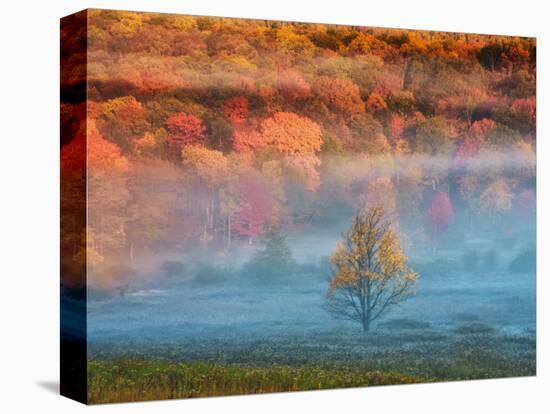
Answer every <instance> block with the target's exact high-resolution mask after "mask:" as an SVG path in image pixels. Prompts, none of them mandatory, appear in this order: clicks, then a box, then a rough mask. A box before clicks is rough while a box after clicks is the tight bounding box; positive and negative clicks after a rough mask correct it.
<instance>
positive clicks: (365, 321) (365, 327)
mask: <svg viewBox="0 0 550 414" xmlns="http://www.w3.org/2000/svg"><path fill="white" fill-rule="evenodd" d="M369 329H370V320H369V318H368V317H365V318H364V319H363V332H368V331H369Z"/></svg>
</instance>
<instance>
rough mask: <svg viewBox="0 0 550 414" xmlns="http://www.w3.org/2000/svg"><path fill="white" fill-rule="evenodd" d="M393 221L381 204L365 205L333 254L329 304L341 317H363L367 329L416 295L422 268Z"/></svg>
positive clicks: (357, 320)
mask: <svg viewBox="0 0 550 414" xmlns="http://www.w3.org/2000/svg"><path fill="white" fill-rule="evenodd" d="M391 226H392V223H391V221H389V220H385V219H384V211H383V210H382V209H381V208H378V207H376V208H371V209H369V210H363V211H361V212H359V214H357V215H356V216H355V217H354V218H353V221H352V224H351V227H350V228H349V230H348V232H347V234H345V235H344V236H343V240H342V241H341V242H340V243H339V244H338V247H337V248H336V251H335V252H334V253H333V254H332V256H331V257H330V261H331V263H332V264H333V266H334V268H335V274H334V276H333V277H332V278H331V280H330V287H329V289H328V292H327V309H328V310H329V311H330V312H331V313H333V314H334V315H335V316H336V317H338V318H342V319H347V320H352V321H355V322H359V323H360V324H361V326H362V327H363V330H364V331H365V332H367V331H368V330H369V329H370V325H371V322H372V321H374V320H376V319H377V318H378V317H380V316H381V315H383V314H384V313H385V312H386V311H387V310H388V309H389V308H390V307H391V306H393V305H396V304H398V303H401V302H403V301H404V300H406V299H407V298H409V297H410V296H412V295H414V286H415V285H416V282H417V279H418V274H417V273H415V272H414V271H413V270H411V269H409V268H408V267H407V257H406V256H405V254H404V252H403V249H402V247H401V245H400V241H399V237H398V235H397V234H396V233H395V232H394V230H393V229H392V227H391Z"/></svg>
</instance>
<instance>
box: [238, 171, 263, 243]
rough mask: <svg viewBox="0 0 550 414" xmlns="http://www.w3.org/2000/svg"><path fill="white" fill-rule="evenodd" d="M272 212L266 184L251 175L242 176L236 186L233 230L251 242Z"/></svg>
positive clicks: (260, 232)
mask: <svg viewBox="0 0 550 414" xmlns="http://www.w3.org/2000/svg"><path fill="white" fill-rule="evenodd" d="M272 212H273V202H272V199H271V194H270V193H269V191H268V189H267V188H266V186H265V185H263V184H262V182H261V181H260V180H258V179H257V178H255V177H253V176H245V177H243V178H242V179H241V181H240V183H239V188H238V209H237V211H236V213H235V215H234V217H233V220H232V229H233V231H234V232H235V233H236V234H238V235H239V236H245V237H247V238H248V243H249V244H252V242H253V240H254V237H256V236H258V235H260V234H262V233H263V231H264V225H265V223H266V221H267V220H268V219H269V218H270V216H271V214H272Z"/></svg>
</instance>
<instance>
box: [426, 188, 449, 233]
mask: <svg viewBox="0 0 550 414" xmlns="http://www.w3.org/2000/svg"><path fill="white" fill-rule="evenodd" d="M453 216H454V212H453V205H452V204H451V200H450V199H449V195H448V194H447V193H446V192H444V191H439V192H437V193H436V194H435V195H434V196H433V198H432V202H431V205H430V208H429V209H428V214H427V221H428V229H429V232H430V233H431V235H432V238H433V241H434V242H435V241H436V240H437V238H438V237H439V236H440V235H441V234H443V233H445V232H446V231H447V230H448V229H449V226H450V225H451V223H452V222H453Z"/></svg>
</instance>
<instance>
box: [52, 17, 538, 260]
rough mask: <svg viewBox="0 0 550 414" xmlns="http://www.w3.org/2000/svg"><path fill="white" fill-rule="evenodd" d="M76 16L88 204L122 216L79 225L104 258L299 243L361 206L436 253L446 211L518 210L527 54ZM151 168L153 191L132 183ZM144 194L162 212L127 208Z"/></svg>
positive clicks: (73, 109) (393, 34)
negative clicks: (268, 240) (269, 239)
mask: <svg viewBox="0 0 550 414" xmlns="http://www.w3.org/2000/svg"><path fill="white" fill-rule="evenodd" d="M88 16H89V27H88V32H89V39H88V52H87V53H88V54H87V62H88V65H87V74H88V78H87V79H88V84H87V85H88V90H87V102H86V104H87V106H86V108H87V111H88V112H87V117H88V118H87V133H88V138H89V142H88V146H89V148H88V151H89V160H88V161H89V162H90V164H89V168H90V174H91V176H93V177H95V178H94V180H95V181H94V182H93V183H92V185H91V187H90V193H91V194H90V197H91V199H92V200H94V202H97V203H98V204H97V206H101V208H104V209H106V210H105V211H112V209H113V208H116V209H119V210H120V211H119V212H117V214H116V215H115V214H112V216H113V217H116V220H114V219H113V220H114V221H113V222H110V223H108V222H106V221H104V220H103V219H102V218H101V217H102V212H100V211H99V207H98V214H97V216H94V217H92V220H90V231H91V232H93V235H94V237H93V240H96V242H94V243H95V244H96V245H97V248H98V254H101V257H103V260H105V261H108V260H109V257H120V256H121V255H129V254H130V251H132V255H133V254H134V250H135V249H136V248H139V246H145V245H147V248H149V249H154V248H155V246H156V245H158V246H160V245H162V247H163V248H167V247H173V248H176V247H177V248H182V247H185V246H192V245H195V244H196V243H195V242H196V241H197V240H202V241H203V242H204V243H210V244H211V245H212V246H213V247H214V246H217V247H219V248H220V249H224V248H229V247H230V246H232V245H234V244H235V243H233V242H236V241H240V242H243V243H245V244H247V243H255V242H256V241H257V240H259V237H258V236H261V234H262V233H263V232H264V230H265V228H266V223H267V222H268V221H269V222H273V223H277V224H278V225H279V226H280V227H279V228H280V229H294V228H303V227H304V226H308V225H311V224H312V223H319V222H323V221H326V222H329V221H330V220H332V219H334V218H335V217H339V216H338V215H342V214H344V213H345V214H347V215H348V216H350V215H351V212H352V211H353V210H354V209H358V208H365V207H383V208H384V209H385V210H386V211H387V213H388V217H391V219H392V220H394V221H395V222H396V223H397V222H399V224H400V226H401V227H403V226H402V224H407V225H408V226H409V227H414V229H412V230H411V232H415V234H421V236H420V237H424V236H432V238H434V235H436V234H437V239H438V240H439V239H440V238H441V237H442V236H443V235H444V234H445V232H446V231H447V229H448V228H450V227H452V226H453V223H454V222H455V221H456V220H455V219H456V217H454V216H453V212H456V211H458V209H454V206H455V205H461V206H462V205H465V206H468V208H469V211H471V212H478V213H480V214H477V215H476V214H472V215H470V219H471V220H474V219H475V220H480V221H482V220H485V216H483V214H486V213H489V212H497V213H498V216H503V215H506V214H511V213H513V211H514V209H521V210H523V211H527V210H528V209H529V208H530V207H529V206H530V205H531V204H532V201H531V200H532V194H534V187H535V184H534V174H535V172H534V160H535V156H534V153H535V150H536V142H535V136H536V131H535V126H536V100H535V90H536V60H535V56H536V49H535V41H534V39H531V38H522V37H510V36H506V37H505V36H488V35H473V34H461V33H444V32H428V31H407V30H396V29H383V28H376V29H375V28H367V27H346V26H330V25H321V24H302V23H286V22H266V21H260V20H257V21H256V20H246V21H243V20H238V19H220V18H207V17H189V16H177V15H164V14H155V13H129V12H120V11H100V10H91V11H89V14H88ZM76 58H77V57H75V56H68V55H64V56H62V59H64V63H65V64H67V65H69V66H70V65H73V66H74V67H75V69H74V73H75V76H73V77H66V78H65V79H64V82H65V84H63V85H62V88H64V89H63V90H68V89H69V88H70V87H71V85H74V84H75V82H77V81H78V77H77V76H76V74H77V73H81V67H80V65H79V64H78V62H77V59H76ZM66 95H67V94H66ZM64 96H65V95H64ZM67 96H69V98H67V99H66V102H64V103H63V107H62V119H63V128H64V130H65V131H67V132H68V134H66V135H67V138H66V139H65V140H64V142H63V143H62V144H63V146H62V164H63V165H64V166H67V167H70V166H71V165H73V167H74V168H75V169H76V168H77V167H78V166H82V165H83V164H84V163H85V160H84V159H80V160H78V159H71V157H72V156H71V154H73V155H74V154H75V152H77V151H76V150H78V149H79V148H80V149H82V148H84V146H85V145H86V142H85V140H84V136H83V134H85V133H86V131H85V130H86V124H85V123H84V121H83V119H82V116H81V115H80V116H76V115H75V114H76V113H77V112H78V108H82V105H83V103H82V102H75V99H74V97H73V98H71V97H70V95H67ZM80 112H81V111H80ZM153 169H154V173H155V174H161V176H164V177H165V179H166V182H164V183H163V182H151V181H147V180H144V179H143V177H144V176H146V175H147V171H148V170H151V171H153ZM511 171H513V172H511ZM517 171H519V172H518V173H517V174H516V172H517ZM64 174H66V172H64ZM163 174H164V175H163ZM109 175H112V176H113V177H116V180H114V181H112V183H115V184H108V183H109V182H111V181H110V177H109ZM138 177H139V179H138ZM110 186H111V187H110ZM115 190H118V191H115ZM115 194H118V195H116V196H115ZM147 194H154V195H155V197H156V198H157V199H159V200H164V201H165V202H164V203H159V205H155V206H154V208H150V209H142V208H138V207H136V205H137V204H139V203H143V202H145V200H149V202H151V203H153V201H152V197H148V196H147ZM109 197H113V198H114V199H116V200H114V201H113V202H112V203H111V202H109V200H108V198H109ZM109 209H110V210H109ZM126 212H132V214H127V213H126ZM413 218H414V220H412V219H413ZM404 219H406V220H404ZM140 220H141V221H142V225H139V226H138V225H137V224H136V223H137V222H138V221H140ZM405 227H406V226H404V227H403V228H405ZM105 233H109V234H110V236H109V234H105ZM157 233H162V234H163V239H164V240H163V241H162V243H161V241H160V240H159V238H155V237H153V235H154V234H157ZM145 234H148V235H149V236H147V237H145V236H144V235H145ZM133 238H135V239H138V238H142V239H144V240H147V243H136V242H135V241H136V240H133ZM167 245H169V246H167ZM108 246H109V248H107V247H108ZM159 248H160V247H159Z"/></svg>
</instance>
